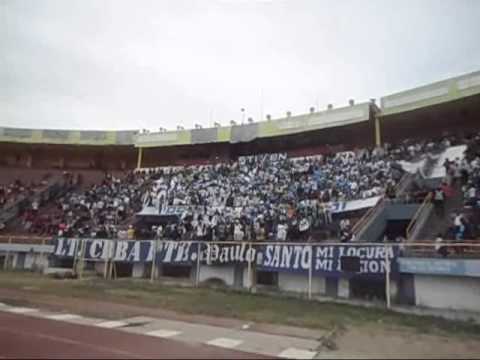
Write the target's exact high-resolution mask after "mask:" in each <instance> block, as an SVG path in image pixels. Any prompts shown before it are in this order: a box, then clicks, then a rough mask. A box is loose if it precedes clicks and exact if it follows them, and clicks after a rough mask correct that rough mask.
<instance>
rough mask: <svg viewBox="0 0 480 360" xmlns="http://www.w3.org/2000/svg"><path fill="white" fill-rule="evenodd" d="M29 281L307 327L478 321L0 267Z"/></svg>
mask: <svg viewBox="0 0 480 360" xmlns="http://www.w3.org/2000/svg"><path fill="white" fill-rule="evenodd" d="M29 286H32V287H35V289H36V290H35V291H34V292H32V293H35V294H51V295H57V296H64V297H70V298H85V299H94V300H100V301H102V300H103V301H111V302H115V303H123V304H135V305H139V306H147V307H155V308H162V309H168V310H173V311H177V312H181V313H186V314H197V315H198V314H201V315H209V316H218V317H229V318H237V319H242V320H246V321H254V322H263V323H272V324H283V325H292V326H300V327H308V328H313V329H331V328H332V327H333V326H338V327H348V326H359V325H369V324H375V326H378V327H380V326H383V327H392V326H394V327H395V326H401V327H406V328H408V329H409V330H410V331H411V330H414V331H416V332H417V333H425V334H439V335H449V336H451V335H455V336H467V337H476V338H480V325H477V324H475V323H473V322H462V321H452V320H446V319H442V318H437V317H432V316H416V315H406V314H399V313H395V312H392V311H387V310H386V309H378V308H364V307H358V306H353V305H347V304H337V303H333V302H330V303H329V302H322V303H320V302H315V301H308V300H303V299H295V298H284V297H274V296H270V295H266V294H250V293H243V292H242V293H240V292H238V291H234V290H229V289H216V290H212V289H209V288H201V287H200V288H186V287H174V286H164V285H162V284H160V283H154V284H150V283H149V282H148V281H147V280H138V279H120V280H115V281H105V280H103V279H85V280H57V279H52V278H48V277H46V276H43V275H39V274H33V273H24V272H0V287H1V288H10V289H19V290H22V289H23V290H24V288H25V287H29ZM0 301H1V299H0Z"/></svg>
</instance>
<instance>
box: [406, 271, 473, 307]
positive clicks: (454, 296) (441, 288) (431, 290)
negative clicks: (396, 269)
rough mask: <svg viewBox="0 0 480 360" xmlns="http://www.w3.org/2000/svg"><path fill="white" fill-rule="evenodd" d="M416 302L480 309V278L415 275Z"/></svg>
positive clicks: (436, 305) (421, 304)
mask: <svg viewBox="0 0 480 360" xmlns="http://www.w3.org/2000/svg"><path fill="white" fill-rule="evenodd" d="M414 283H415V304H416V305H418V306H425V307H432V308H444V309H454V310H469V311H480V278H473V277H457V276H435V275H415V276H414Z"/></svg>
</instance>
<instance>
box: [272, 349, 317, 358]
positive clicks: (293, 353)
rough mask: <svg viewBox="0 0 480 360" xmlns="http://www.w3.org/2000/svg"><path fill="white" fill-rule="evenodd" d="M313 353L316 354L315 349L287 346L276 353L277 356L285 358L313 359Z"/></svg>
mask: <svg viewBox="0 0 480 360" xmlns="http://www.w3.org/2000/svg"><path fill="white" fill-rule="evenodd" d="M315 355H317V353H316V352H315V351H309V350H302V349H296V348H288V349H285V350H283V351H282V352H281V353H280V354H278V357H281V358H286V359H313V358H314V357H315Z"/></svg>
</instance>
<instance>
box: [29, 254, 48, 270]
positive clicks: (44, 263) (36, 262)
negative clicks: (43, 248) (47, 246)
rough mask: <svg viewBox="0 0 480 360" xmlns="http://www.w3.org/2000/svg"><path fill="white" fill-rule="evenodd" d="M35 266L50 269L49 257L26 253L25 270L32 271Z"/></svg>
mask: <svg viewBox="0 0 480 360" xmlns="http://www.w3.org/2000/svg"><path fill="white" fill-rule="evenodd" d="M34 266H36V267H37V268H47V267H48V255H47V254H38V253H26V255H25V264H24V267H23V268H24V269H32V268H33V267H34Z"/></svg>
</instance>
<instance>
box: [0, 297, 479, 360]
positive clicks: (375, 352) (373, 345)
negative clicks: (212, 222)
mask: <svg viewBox="0 0 480 360" xmlns="http://www.w3.org/2000/svg"><path fill="white" fill-rule="evenodd" d="M0 301H2V302H8V303H10V304H17V305H23V306H27V305H31V306H37V307H39V308H43V309H47V310H54V311H68V312H72V313H78V314H83V315H86V316H96V317H102V318H107V319H121V318H125V317H132V316H140V315H144V316H153V317H159V318H165V319H172V320H182V321H189V322H197V323H204V324H209V325H216V326H223V327H228V328H241V327H242V326H243V325H245V324H246V321H245V320H240V319H233V318H222V317H213V316H206V315H192V314H182V313H178V312H175V311H171V310H166V309H161V308H152V307H145V306H140V305H135V304H131V303H129V304H119V303H114V302H109V301H99V300H93V299H82V298H78V297H77V298H72V297H65V296H58V295H52V294H43V293H39V292H37V291H36V290H35V288H27V289H23V290H18V289H0ZM249 326H250V328H249V329H250V330H252V331H261V332H266V333H271V334H279V335H290V336H292V335H296V336H298V337H303V338H315V339H319V338H322V335H321V334H325V331H322V332H319V331H316V330H315V329H304V328H298V327H291V326H283V325H272V324H262V323H249ZM477 335H478V334H477ZM323 344H324V345H323V347H322V348H321V349H319V354H318V356H317V358H320V359H321V358H359V357H360V358H444V359H446V358H450V359H451V358H472V359H475V358H480V338H479V337H478V336H472V337H468V336H455V337H449V336H446V335H427V334H421V333H418V332H415V331H412V329H408V328H403V327H400V326H398V325H389V324H385V323H383V322H378V323H377V324H372V323H369V324H367V325H353V324H352V325H348V326H346V327H343V328H334V329H331V331H329V332H328V335H327V336H323Z"/></svg>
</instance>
